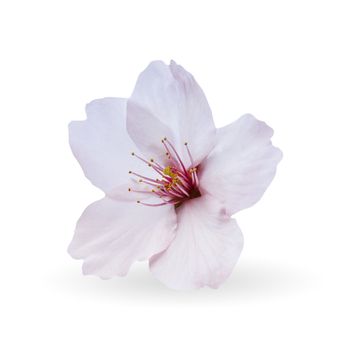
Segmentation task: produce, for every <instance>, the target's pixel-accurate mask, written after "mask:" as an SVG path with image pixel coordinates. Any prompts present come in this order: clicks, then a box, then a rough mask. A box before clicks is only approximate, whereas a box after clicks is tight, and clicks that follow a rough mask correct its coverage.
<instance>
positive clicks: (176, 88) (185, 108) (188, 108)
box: [127, 61, 215, 164]
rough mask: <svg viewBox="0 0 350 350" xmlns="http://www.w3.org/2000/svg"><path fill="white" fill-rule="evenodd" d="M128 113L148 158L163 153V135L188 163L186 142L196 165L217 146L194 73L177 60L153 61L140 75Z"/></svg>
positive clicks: (130, 129) (131, 127)
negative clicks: (179, 64)
mask: <svg viewBox="0 0 350 350" xmlns="http://www.w3.org/2000/svg"><path fill="white" fill-rule="evenodd" d="M127 114H128V116H127V127H128V132H129V134H130V136H131V138H132V139H133V140H134V142H135V143H136V145H137V146H138V147H139V148H140V150H141V151H142V152H143V153H144V154H146V155H147V156H149V157H153V156H154V155H155V154H156V155H158V154H161V153H164V148H163V147H162V144H161V142H160V140H161V139H162V138H163V137H167V138H168V139H169V140H170V141H171V142H172V143H173V144H174V146H175V147H176V148H177V149H178V152H179V153H180V155H181V157H182V158H183V159H185V160H187V163H188V164H189V159H188V155H187V152H186V150H185V148H184V145H183V144H184V143H185V142H188V144H189V147H190V149H191V153H192V155H193V158H194V161H195V163H196V164H198V163H200V161H201V160H202V159H204V158H205V157H206V156H207V155H208V153H209V152H210V150H211V149H212V147H213V145H214V142H215V126H214V122H213V118H212V114H211V110H210V107H209V105H208V102H207V100H206V97H205V95H204V93H203V91H202V89H201V88H200V87H199V85H198V84H197V82H196V81H195V80H194V78H193V76H192V75H191V74H189V73H188V72H186V71H185V70H184V69H183V68H182V67H181V66H178V65H177V64H176V63H175V62H171V64H170V65H169V66H168V65H166V64H164V63H163V62H160V61H156V62H152V63H151V64H150V65H149V66H148V67H147V68H146V70H145V71H143V72H142V73H141V74H140V76H139V78H138V80H137V83H136V86H135V90H134V92H133V94H132V96H131V98H130V99H129V100H128V112H127ZM155 148H156V149H155Z"/></svg>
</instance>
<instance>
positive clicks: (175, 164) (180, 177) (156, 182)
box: [128, 137, 201, 208]
mask: <svg viewBox="0 0 350 350" xmlns="http://www.w3.org/2000/svg"><path fill="white" fill-rule="evenodd" d="M161 142H162V144H163V146H164V148H165V155H166V158H167V160H168V161H169V162H168V164H167V165H165V166H162V165H161V164H159V163H158V162H156V161H155V160H154V159H153V158H151V159H150V160H149V161H148V160H146V159H144V158H142V157H140V156H139V155H137V154H136V153H134V152H132V153H131V155H132V156H134V157H136V158H138V159H139V160H140V161H142V162H143V163H145V164H146V165H147V166H149V167H151V168H152V169H153V170H154V171H155V172H156V173H157V177H156V178H151V177H146V176H143V175H141V174H138V173H135V172H133V171H129V174H131V175H133V176H134V177H136V178H137V179H138V183H139V184H145V185H146V186H148V187H147V188H146V187H143V188H142V189H134V188H130V187H129V188H128V191H129V192H136V193H143V194H150V195H152V196H155V197H157V198H158V199H159V200H160V202H156V203H145V202H142V201H140V200H138V201H137V203H139V204H142V205H146V206H151V207H158V206H163V205H169V204H170V205H174V206H175V208H178V207H179V206H180V205H181V204H182V203H183V202H185V201H187V200H190V199H193V198H197V197H200V196H201V193H200V191H199V180H198V174H197V173H198V165H197V166H195V165H194V162H193V157H192V155H191V152H190V149H189V147H188V143H187V142H185V143H184V146H185V148H186V151H187V154H188V157H189V159H190V163H191V166H190V167H189V168H186V166H185V165H184V162H183V160H182V159H181V157H180V155H179V153H178V152H177V151H176V149H175V147H174V146H173V145H172V143H171V142H170V141H169V140H168V139H167V138H166V137H164V138H163V139H162V140H161Z"/></svg>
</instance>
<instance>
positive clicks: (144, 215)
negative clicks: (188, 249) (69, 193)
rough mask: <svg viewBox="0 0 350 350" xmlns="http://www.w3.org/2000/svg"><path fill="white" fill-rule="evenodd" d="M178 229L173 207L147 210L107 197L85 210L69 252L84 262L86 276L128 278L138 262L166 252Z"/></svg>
mask: <svg viewBox="0 0 350 350" xmlns="http://www.w3.org/2000/svg"><path fill="white" fill-rule="evenodd" d="M175 227H176V215H175V211H174V207H173V206H170V205H166V206H162V207H146V206H143V205H142V204H138V203H136V202H130V201H128V202H122V201H117V200H114V199H111V198H108V197H105V198H104V199H101V200H99V201H97V202H94V203H92V204H91V205H90V206H88V207H87V208H86V209H85V211H84V213H83V214H82V216H81V217H80V219H79V221H78V223H77V226H76V231H75V235H74V237H73V240H72V242H71V244H70V246H69V248H68V251H69V253H70V254H71V256H72V257H73V258H76V259H84V264H83V272H84V274H93V275H97V276H100V277H101V278H111V277H113V276H124V275H126V273H127V272H128V270H129V267H130V265H131V264H132V263H133V262H134V261H137V260H144V259H148V258H149V257H151V256H152V255H154V254H156V253H158V252H160V251H162V250H164V249H165V248H166V247H167V246H168V245H169V243H170V242H171V240H172V239H173V237H174V229H175Z"/></svg>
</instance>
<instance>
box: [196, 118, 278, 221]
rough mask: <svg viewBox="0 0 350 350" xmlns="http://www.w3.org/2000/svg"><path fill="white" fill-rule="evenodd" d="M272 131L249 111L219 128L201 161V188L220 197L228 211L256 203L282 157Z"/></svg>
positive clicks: (202, 190) (229, 212)
mask: <svg viewBox="0 0 350 350" xmlns="http://www.w3.org/2000/svg"><path fill="white" fill-rule="evenodd" d="M272 135H273V130H272V129H271V128H270V127H269V126H268V125H266V124H265V123H264V122H261V121H259V120H257V119H255V118H254V117H253V116H251V115H248V114H247V115H244V116H243V117H241V118H240V119H238V120H237V121H236V122H234V123H232V124H230V125H228V126H226V127H224V128H221V129H219V130H218V134H217V143H216V145H215V147H214V149H213V151H212V152H211V154H210V155H209V157H208V158H207V159H206V160H205V161H204V162H203V164H202V165H201V171H200V173H199V175H200V186H201V192H203V193H210V194H211V195H213V196H215V197H216V198H218V199H220V200H222V201H223V202H224V203H225V208H226V210H227V212H228V214H230V215H231V214H233V213H235V212H237V211H239V210H241V209H244V208H247V207H250V206H252V205H253V204H255V203H256V202H257V201H258V200H259V199H260V198H261V196H262V195H263V194H264V192H265V190H266V189H267V187H268V186H269V184H270V183H271V181H272V179H273V177H274V176H275V173H276V167H277V164H278V162H279V161H280V160H281V159H282V152H281V151H280V150H279V149H278V148H276V147H274V146H273V145H272V143H271V141H270V138H271V137H272Z"/></svg>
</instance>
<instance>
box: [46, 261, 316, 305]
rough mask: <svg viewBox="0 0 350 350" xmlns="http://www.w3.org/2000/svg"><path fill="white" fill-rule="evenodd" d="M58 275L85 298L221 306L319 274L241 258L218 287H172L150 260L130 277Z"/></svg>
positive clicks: (306, 283) (303, 285) (288, 289)
mask: <svg viewBox="0 0 350 350" xmlns="http://www.w3.org/2000/svg"><path fill="white" fill-rule="evenodd" d="M52 277H53V276H52ZM56 277H57V279H56V278H55V285H56V286H57V283H59V284H60V287H62V288H63V289H65V291H66V292H68V293H70V294H72V293H73V294H78V295H79V296H80V297H81V296H82V294H83V295H84V296H85V297H94V298H100V299H101V300H108V301H109V302H111V301H113V300H115V301H120V300H121V298H122V299H123V300H125V301H132V303H133V304H140V303H142V304H147V303H152V304H153V303H162V302H165V303H166V304H167V305H171V304H178V303H183V304H186V303H191V305H195V304H202V303H203V302H205V303H206V304H208V303H209V304H212V305H214V304H215V305H218V304H222V303H225V304H227V303H228V302H229V303H232V302H233V303H235V302H237V303H240V302H249V301H254V300H259V299H260V300H261V299H265V300H266V299H271V298H278V297H284V296H287V295H291V294H296V293H300V292H303V291H305V290H306V289H308V288H309V287H310V286H312V284H314V281H315V276H313V275H310V274H308V273H307V272H305V271H304V270H300V269H296V268H292V267H289V266H288V267H287V266H281V265H278V266H276V265H275V264H272V263H271V262H255V261H254V262H249V261H241V262H240V263H239V264H238V265H237V266H236V268H235V269H234V271H233V273H232V275H231V276H230V277H229V279H228V280H227V281H226V282H225V283H224V284H223V285H222V286H221V287H220V288H219V289H217V290H215V289H211V288H202V289H199V290H194V291H185V292H178V291H174V290H170V289H168V288H166V287H165V286H163V285H162V284H161V283H160V282H158V281H157V280H155V279H154V278H153V277H152V275H151V274H150V273H149V272H148V267H147V264H146V263H141V264H136V265H135V266H134V267H133V268H132V269H131V271H130V272H129V274H128V276H127V277H126V278H114V279H111V280H105V281H103V280H101V279H99V278H98V277H94V276H79V275H78V274H77V273H74V274H72V273H67V272H64V273H63V272H61V273H59V274H57V275H56Z"/></svg>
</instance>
